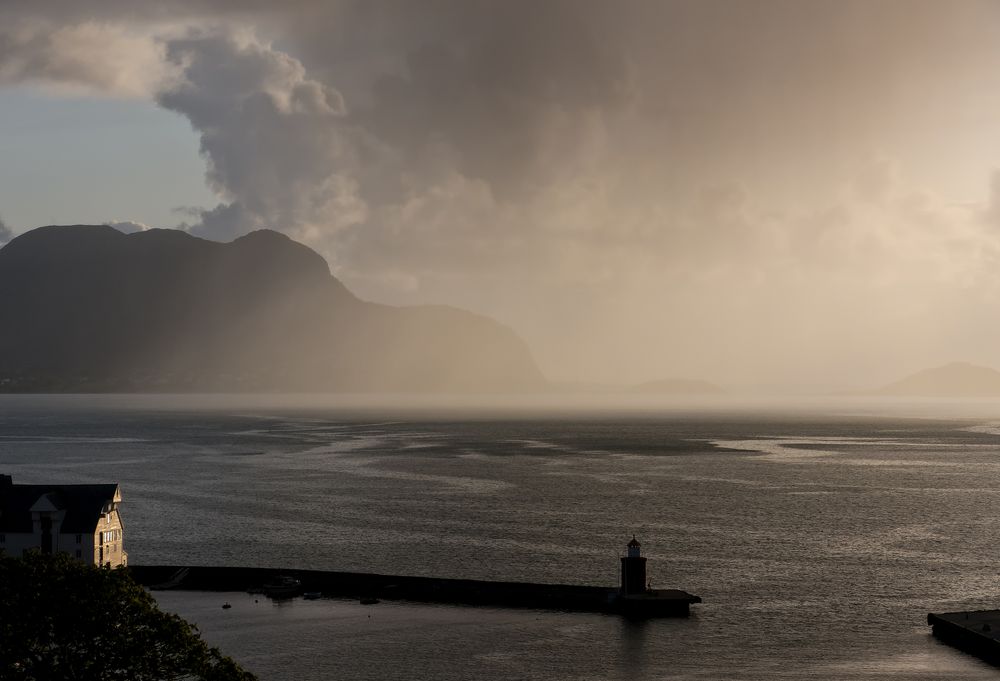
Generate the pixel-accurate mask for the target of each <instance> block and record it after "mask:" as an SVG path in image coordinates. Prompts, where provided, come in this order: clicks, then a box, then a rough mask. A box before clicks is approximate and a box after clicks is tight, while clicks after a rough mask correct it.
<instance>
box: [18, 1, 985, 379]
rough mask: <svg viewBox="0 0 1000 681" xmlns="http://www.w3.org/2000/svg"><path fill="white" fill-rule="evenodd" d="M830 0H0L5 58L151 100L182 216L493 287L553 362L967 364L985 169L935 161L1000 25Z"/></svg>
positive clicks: (822, 367) (66, 82)
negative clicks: (973, 183) (969, 175)
mask: <svg viewBox="0 0 1000 681" xmlns="http://www.w3.org/2000/svg"><path fill="white" fill-rule="evenodd" d="M846 4H847V5H849V11H845V10H844V9H843V7H844V5H845V3H842V2H830V3H825V2H817V3H808V4H807V5H802V4H796V3H788V2H782V1H777V0H775V1H768V0H762V1H761V2H757V3H753V4H752V6H750V5H748V6H746V7H744V6H742V5H739V6H737V5H734V4H733V3H731V2H716V1H714V0H706V1H704V2H686V1H669V2H662V3H648V2H626V3H606V2H597V1H595V0H550V1H548V2H545V3H522V2H499V1H498V2H491V1H486V0H428V1H427V2H421V3H419V4H417V3H412V2H407V1H406V0H365V1H353V0H341V1H340V2H331V3H323V2H308V1H307V0H293V2H290V3H282V4H281V5H280V7H279V5H278V4H277V3H266V2H236V1H232V2H209V1H208V0H170V1H168V2H164V3H134V2H124V0H110V1H109V2H103V3H102V2H89V3H88V2H65V1H62V0H56V1H55V2H53V3H51V4H48V3H45V7H46V8H47V9H39V3H28V2H26V1H25V0H10V2H7V3H4V4H3V7H0V84H3V83H25V82H27V83H43V84H47V86H49V87H57V88H70V89H75V88H84V89H86V90H88V91H93V92H101V93H106V94H110V95H114V96H133V97H148V98H150V99H152V100H153V101H156V102H157V103H158V104H160V105H161V106H163V107H165V108H167V109H169V110H171V111H174V112H176V113H178V114H179V115H181V116H184V117H185V118H187V119H188V120H189V121H190V123H191V125H192V128H193V129H194V131H195V133H196V134H197V135H198V137H199V138H200V143H201V153H202V155H203V156H204V158H205V160H206V165H207V172H206V180H207V182H208V185H209V186H210V187H211V188H212V189H213V190H214V191H215V192H216V193H217V194H218V197H219V203H218V204H217V205H216V206H215V207H211V206H204V207H201V208H198V209H195V210H194V211H193V212H188V213H186V217H185V220H186V222H185V223H184V224H183V227H184V228H186V229H189V230H190V231H192V232H194V233H196V234H199V235H203V236H208V237H211V238H218V239H221V240H231V239H233V238H235V237H237V236H239V235H240V234H242V233H244V232H246V231H248V230H250V229H256V228H261V227H269V228H273V229H278V230H281V231H284V232H286V233H288V234H290V235H291V236H293V237H295V238H299V239H303V240H305V241H307V242H308V243H309V244H310V245H312V246H313V247H315V248H317V249H318V250H320V251H322V252H323V253H324V255H326V256H327V257H328V259H329V260H330V261H331V263H332V264H333V266H334V268H335V271H336V272H337V274H338V276H341V277H342V278H344V279H345V281H346V282H347V283H348V284H349V285H350V286H352V287H353V288H355V289H356V290H357V291H358V292H359V293H360V294H362V295H363V296H366V297H369V298H373V299H378V300H383V301H387V302H396V303H404V302H446V303H451V304H457V305H461V306H465V307H469V308H472V309H476V310H479V311H482V312H486V313H489V314H492V315H495V316H497V317H498V318H500V319H501V320H502V321H505V322H508V323H510V324H512V325H513V326H514V327H515V328H517V329H519V330H520V331H521V332H522V333H523V334H524V335H525V336H527V338H528V340H529V341H530V342H531V343H532V345H533V347H534V348H535V350H536V353H537V354H538V355H539V356H540V358H541V359H542V363H543V365H544V366H545V368H546V369H547V370H548V371H549V373H550V374H551V375H555V376H557V377H574V376H580V377H587V378H593V377H597V378H612V377H616V378H617V377H630V378H632V379H634V380H643V379H646V378H652V377H656V376H658V375H666V374H670V373H682V374H686V375H703V376H706V377H708V378H714V379H716V380H721V381H722V382H726V381H727V380H732V379H733V378H734V377H735V378H736V379H738V380H743V379H747V380H750V379H759V378H760V377H762V376H763V377H765V378H767V377H768V376H770V375H772V374H773V375H776V374H779V373H780V374H783V375H784V376H787V377H791V378H793V379H795V380H798V378H799V377H800V376H807V375H821V374H822V375H827V376H834V377H839V376H841V375H846V374H845V372H846V373H849V372H850V371H854V375H856V376H860V375H866V374H867V373H869V370H871V371H875V370H877V367H876V364H877V362H878V361H883V362H895V363H897V364H904V363H907V362H909V363H911V364H910V365H908V366H907V368H912V366H913V364H919V363H920V362H923V361H937V360H942V361H943V360H948V359H952V358H953V356H952V355H949V354H948V353H958V354H964V356H965V357H966V358H969V359H979V360H980V361H985V362H987V363H988V362H989V361H990V359H989V353H990V352H992V350H991V348H992V347H994V346H995V338H996V336H997V334H1000V327H998V325H997V324H993V323H992V322H990V321H988V320H990V319H992V317H993V316H994V315H993V314H992V307H993V306H994V305H995V300H996V299H997V297H996V296H997V294H998V293H1000V275H998V274H997V273H998V272H1000V268H998V267H997V265H998V264H1000V263H998V259H1000V256H998V253H1000V246H998V237H997V234H998V232H1000V230H998V226H1000V207H998V206H1000V198H998V197H1000V181H997V180H996V179H994V183H993V185H992V188H991V191H990V193H989V194H988V195H987V196H986V197H985V198H984V199H983V200H981V201H977V202H975V203H974V204H969V202H968V200H965V201H964V203H961V204H957V203H956V202H955V201H954V200H953V199H949V198H945V196H946V195H947V192H946V191H940V188H939V187H937V186H935V181H934V180H940V178H941V177H942V175H941V174H940V173H941V172H942V171H941V169H942V168H947V167H948V166H949V158H950V159H951V160H955V159H963V158H965V156H968V154H964V152H963V151H962V149H963V148H965V147H961V145H959V144H957V143H954V142H955V140H956V139H957V140H959V141H961V139H962V138H961V137H960V136H957V135H956V134H954V133H953V131H954V130H966V129H972V128H970V127H969V126H968V125H966V123H968V121H965V120H963V119H961V118H960V117H957V116H959V114H958V113H956V112H961V111H975V112H978V113H977V114H976V115H984V114H982V112H983V111H994V112H995V113H996V114H997V115H998V116H1000V106H997V107H994V109H989V106H992V105H991V104H990V103H989V102H987V101H986V100H985V99H974V98H973V99H970V97H973V95H970V94H969V93H970V92H974V93H983V92H989V91H993V90H995V91H1000V83H997V82H996V80H995V75H994V74H996V73H1000V63H997V62H998V60H997V59H994V58H993V57H992V56H991V55H993V53H994V52H995V50H993V45H995V40H993V39H992V38H993V37H994V36H993V35H992V33H990V31H991V30H992V29H990V28H989V27H990V26H992V25H995V22H991V21H988V20H985V17H984V16H983V15H982V14H981V12H985V11H986V10H982V9H977V7H975V6H974V5H975V3H968V4H964V5H962V7H961V8H957V9H956V8H954V7H951V6H949V8H948V9H947V10H943V9H941V8H942V5H941V4H940V3H933V2H922V1H915V2H914V1H911V2H886V3H878V4H877V6H876V5H873V4H871V3H861V2H853V0H850V1H849V2H847V3H846ZM902 12H905V13H906V16H907V21H906V22H899V21H898V17H899V16H900V14H901V13H902ZM976 45H979V46H981V47H980V48H976ZM927 55H933V59H931V58H930V57H928V56H927ZM956 66H958V67H960V68H952V67H956ZM954 73H962V74H963V77H962V78H961V79H959V78H955V77H954ZM928 92H933V93H935V95H934V97H933V98H932V99H928V97H927V93H928ZM975 97H981V94H977V95H975ZM949 135H950V136H949ZM894 142H895V148H890V149H888V150H887V151H885V152H883V153H876V154H872V150H873V149H875V150H878V149H882V148H883V145H886V144H887V145H889V146H892V144H893V143H894ZM980 146H982V147H984V148H985V147H987V146H989V145H988V144H985V143H984V144H983V145H980ZM921 149H933V150H936V151H935V153H934V154H933V156H934V159H933V163H925V164H924V166H923V167H922V168H918V169H917V170H918V172H917V173H916V175H918V176H919V177H921V180H920V181H919V182H918V181H915V180H913V179H908V178H907V177H906V173H907V171H908V170H910V169H912V166H913V165H914V164H918V165H919V163H918V162H917V161H915V160H914V158H916V157H917V156H918V154H917V153H916V152H915V151H914V150H921ZM927 153H929V152H927ZM949 154H950V156H949ZM939 156H942V158H939ZM859 159H860V162H859ZM935 173H938V174H937V175H935ZM928 178H930V179H931V181H930V182H928ZM925 187H930V188H929V189H927V188H925ZM934 190H938V191H934ZM886 358H888V359H886ZM994 363H995V364H998V365H1000V357H997V358H996V360H995V361H994ZM859 367H860V368H859Z"/></svg>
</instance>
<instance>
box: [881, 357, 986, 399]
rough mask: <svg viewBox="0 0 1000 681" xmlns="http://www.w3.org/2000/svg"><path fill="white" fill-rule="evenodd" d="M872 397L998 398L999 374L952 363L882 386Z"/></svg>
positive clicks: (982, 368)
mask: <svg viewBox="0 0 1000 681" xmlns="http://www.w3.org/2000/svg"><path fill="white" fill-rule="evenodd" d="M873 394H876V395H886V396H896V397H1000V371H997V370H995V369H991V368H989V367H983V366H976V365H975V364H969V363H967V362H953V363H951V364H946V365H945V366H941V367H935V368H933V369H924V370H923V371H918V372H917V373H915V374H912V375H910V376H907V377H906V378H903V379H900V380H898V381H896V382H894V383H890V384H889V385H886V386H883V387H881V388H879V389H877V390H875V391H873Z"/></svg>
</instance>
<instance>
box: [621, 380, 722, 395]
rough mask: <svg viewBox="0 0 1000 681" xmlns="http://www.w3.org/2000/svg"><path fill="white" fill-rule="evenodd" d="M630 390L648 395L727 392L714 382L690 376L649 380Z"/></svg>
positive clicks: (715, 393)
mask: <svg viewBox="0 0 1000 681" xmlns="http://www.w3.org/2000/svg"><path fill="white" fill-rule="evenodd" d="M628 392H631V393H643V394H646V395H724V394H725V393H726V391H725V390H723V389H722V388H720V387H719V386H717V385H715V384H714V383H709V382H708V381H702V380H698V379H689V378H664V379H661V380H659V381H647V382H645V383H639V384H638V385H633V386H631V387H630V388H629V389H628Z"/></svg>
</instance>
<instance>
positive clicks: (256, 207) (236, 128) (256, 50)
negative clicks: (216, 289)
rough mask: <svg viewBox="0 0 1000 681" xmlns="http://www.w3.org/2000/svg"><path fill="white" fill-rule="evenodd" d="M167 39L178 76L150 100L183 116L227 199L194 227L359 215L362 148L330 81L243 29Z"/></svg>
mask: <svg viewBox="0 0 1000 681" xmlns="http://www.w3.org/2000/svg"><path fill="white" fill-rule="evenodd" d="M166 48H167V59H168V61H169V62H170V63H171V64H173V65H175V66H176V67H177V68H178V69H179V70H180V73H181V78H180V79H179V81H178V83H177V84H176V85H175V86H173V87H170V88H168V89H165V90H163V91H162V92H160V93H159V95H158V96H157V101H158V102H159V103H160V105H161V106H163V107H165V108H167V109H171V110H173V111H177V112H178V113H180V114H182V115H184V116H185V117H187V118H188V120H190V121H191V125H192V127H193V128H194V129H195V130H196V131H197V132H198V133H199V135H200V137H201V152H202V154H203V155H204V157H205V159H206V161H207V163H208V172H207V179H208V183H209V185H210V186H211V187H212V189H214V190H215V191H216V192H217V193H218V194H219V195H220V196H222V197H223V198H225V199H228V200H230V203H229V204H222V205H220V206H218V207H217V208H215V209H212V210H206V211H204V212H203V213H202V215H201V218H202V221H201V223H200V224H197V225H194V226H192V227H191V229H192V230H193V231H195V232H198V233H202V234H206V235H208V236H222V237H227V236H233V235H238V234H239V233H242V232H246V231H248V230H250V229H257V228H261V227H268V228H272V229H282V230H285V231H288V232H291V233H293V234H294V233H297V232H301V231H303V230H308V229H318V228H320V227H323V228H329V229H331V230H336V229H337V228H338V227H341V226H345V225H350V224H354V223H357V222H360V221H362V220H363V219H364V217H365V205H364V203H363V201H362V200H361V199H360V198H359V196H358V194H357V185H358V183H357V179H356V176H355V172H354V171H355V169H356V168H357V166H358V163H359V161H358V158H357V157H358V155H359V154H360V153H362V149H361V146H360V145H359V139H358V135H357V134H355V132H354V131H353V130H352V129H351V126H350V125H349V124H348V123H347V122H346V120H345V114H346V110H345V106H344V102H343V99H342V98H341V96H340V94H339V93H338V92H337V91H336V90H335V89H333V88H331V87H327V86H325V85H323V84H322V83H319V82H318V81H315V80H311V79H309V78H308V77H306V74H305V70H304V68H303V67H302V65H301V64H300V63H299V62H298V61H297V60H295V59H293V58H292V57H290V56H289V55H287V54H285V53H283V52H280V51H278V50H275V49H273V48H271V47H270V46H268V45H266V44H264V43H261V42H259V41H258V40H257V39H256V38H255V37H254V36H253V35H249V34H245V35H232V34H228V33H223V34H217V33H214V34H192V35H189V36H186V37H184V38H178V39H173V40H169V41H168V42H167V43H166Z"/></svg>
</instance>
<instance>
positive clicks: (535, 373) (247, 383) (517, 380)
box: [0, 225, 546, 393]
mask: <svg viewBox="0 0 1000 681" xmlns="http://www.w3.org/2000/svg"><path fill="white" fill-rule="evenodd" d="M42 310H43V311H44V314H39V311H42ZM0 329H7V330H14V331H7V332H0V390H3V391H6V392H38V391H53V392H109V391H121V392H147V391H161V392H162V391H176V392H187V391H192V392H203V391H212V392H230V391H306V392H309V391H324V392H327V391H329V392H343V391H361V392H417V393H419V392H470V391H471V392H508V391H525V390H527V391H533V390H537V389H540V388H542V387H544V386H545V385H546V384H545V380H544V378H543V377H542V375H541V372H540V371H539V370H538V368H537V366H536V365H535V363H534V359H533V358H532V357H531V353H530V351H529V349H528V347H527V345H526V344H525V343H524V341H523V340H521V339H520V338H519V337H518V336H517V335H516V334H515V333H514V332H513V331H512V330H511V329H509V328H507V327H505V326H503V325H501V324H499V323H498V322H496V321H494V320H492V319H490V318H488V317H485V316H482V315H478V314H475V313H471V312H466V311H464V310H459V309H457V308H452V307H448V306H430V305H428V306H416V307H394V306H389V305H381V304H378V303H371V302H367V301H363V300H361V299H359V298H357V297H356V296H355V295H354V294H353V293H352V292H351V291H350V290H348V289H347V287H346V286H344V284H343V283H342V282H340V281H339V280H338V279H337V278H336V277H334V276H333V275H332V274H331V273H330V269H329V266H328V265H327V263H326V261H325V260H324V259H323V258H322V256H320V255H319V254H318V253H316V252H315V251H313V250H312V249H309V248H308V247H307V246H305V245H303V244H300V243H298V242H295V241H294V240H292V239H290V238H289V237H287V236H286V235H283V234H281V233H279V232H274V231H271V230H261V231H257V232H251V233H250V234H247V235H244V236H242V237H240V238H238V239H236V240H234V241H231V242H229V243H220V242H215V241H210V240H207V239H201V238H198V237H195V236H192V235H190V234H187V233H186V232H182V231H179V230H147V231H142V232H135V233H131V234H125V233H122V232H119V231H118V230H116V229H114V228H113V227H111V226H107V225H66V226H48V227H41V228H38V229H36V230H32V231H29V232H26V233H24V234H21V235H19V236H18V237H15V238H14V239H12V240H11V241H10V242H8V243H7V244H6V245H5V246H3V247H2V248H0Z"/></svg>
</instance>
